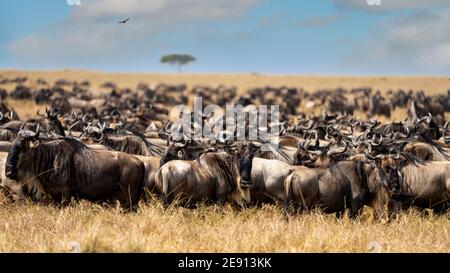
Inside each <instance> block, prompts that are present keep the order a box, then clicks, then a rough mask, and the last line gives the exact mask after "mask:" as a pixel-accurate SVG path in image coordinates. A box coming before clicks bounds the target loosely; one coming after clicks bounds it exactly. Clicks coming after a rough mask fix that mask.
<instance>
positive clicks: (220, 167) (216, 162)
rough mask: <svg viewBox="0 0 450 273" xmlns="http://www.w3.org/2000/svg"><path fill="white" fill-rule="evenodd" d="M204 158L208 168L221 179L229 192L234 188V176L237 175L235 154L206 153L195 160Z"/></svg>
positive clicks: (198, 160)
mask: <svg viewBox="0 0 450 273" xmlns="http://www.w3.org/2000/svg"><path fill="white" fill-rule="evenodd" d="M202 157H203V158H205V160H206V162H207V165H208V168H210V171H211V173H212V174H213V175H214V176H215V177H216V179H218V180H223V181H224V182H225V184H226V185H227V187H228V190H229V193H231V192H233V191H234V190H236V187H237V185H236V177H237V176H238V175H239V173H238V171H237V168H236V161H237V158H236V156H233V155H229V154H226V153H208V154H204V155H202V156H201V157H200V158H198V159H197V162H200V160H201V159H202Z"/></svg>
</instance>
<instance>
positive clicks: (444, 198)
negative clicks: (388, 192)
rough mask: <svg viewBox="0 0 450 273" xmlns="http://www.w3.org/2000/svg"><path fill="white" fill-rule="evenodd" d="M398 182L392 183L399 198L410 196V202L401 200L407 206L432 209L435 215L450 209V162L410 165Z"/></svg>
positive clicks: (402, 172)
mask: <svg viewBox="0 0 450 273" xmlns="http://www.w3.org/2000/svg"><path fill="white" fill-rule="evenodd" d="M400 174H401V175H400V179H399V180H398V181H391V182H390V183H392V184H394V183H395V185H392V186H393V187H394V188H395V189H396V190H397V192H398V193H400V194H393V198H394V199H398V196H409V198H408V200H405V199H404V198H400V201H401V203H402V204H403V205H404V206H406V207H409V206H415V207H419V208H432V209H433V210H434V212H435V213H444V212H446V211H447V210H448V209H449V207H450V206H449V205H450V204H449V201H450V162H448V161H431V162H427V163H425V164H422V165H419V166H415V165H412V164H408V165H407V166H405V167H403V168H402V170H401V172H400Z"/></svg>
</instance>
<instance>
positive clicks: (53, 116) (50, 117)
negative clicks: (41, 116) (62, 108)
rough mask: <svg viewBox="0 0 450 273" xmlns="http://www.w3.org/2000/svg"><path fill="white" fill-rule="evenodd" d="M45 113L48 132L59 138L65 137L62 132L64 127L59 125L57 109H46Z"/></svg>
mask: <svg viewBox="0 0 450 273" xmlns="http://www.w3.org/2000/svg"><path fill="white" fill-rule="evenodd" d="M46 113H47V121H48V125H47V126H48V130H49V131H54V132H55V133H57V134H58V135H60V136H66V134H65V132H64V127H63V126H62V124H61V121H60V120H59V119H58V113H59V110H58V109H46Z"/></svg>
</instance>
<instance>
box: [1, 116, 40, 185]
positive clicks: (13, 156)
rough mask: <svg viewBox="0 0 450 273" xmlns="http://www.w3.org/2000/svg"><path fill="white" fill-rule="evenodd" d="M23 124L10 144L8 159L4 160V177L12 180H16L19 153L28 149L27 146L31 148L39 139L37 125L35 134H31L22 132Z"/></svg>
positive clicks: (27, 131) (30, 132)
mask: <svg viewBox="0 0 450 273" xmlns="http://www.w3.org/2000/svg"><path fill="white" fill-rule="evenodd" d="M25 123H26V122H25ZM25 123H24V124H23V125H22V129H21V130H20V131H19V133H18V134H17V137H16V139H15V140H14V141H13V142H12V144H11V148H10V150H9V153H8V157H7V158H6V164H5V176H6V177H8V178H9V179H13V180H15V179H17V174H18V168H17V163H18V161H19V156H20V153H22V152H23V151H25V150H26V149H28V148H29V146H32V145H33V143H34V142H35V141H37V140H38V138H39V125H38V126H37V129H36V132H32V131H29V130H23V127H24V126H25Z"/></svg>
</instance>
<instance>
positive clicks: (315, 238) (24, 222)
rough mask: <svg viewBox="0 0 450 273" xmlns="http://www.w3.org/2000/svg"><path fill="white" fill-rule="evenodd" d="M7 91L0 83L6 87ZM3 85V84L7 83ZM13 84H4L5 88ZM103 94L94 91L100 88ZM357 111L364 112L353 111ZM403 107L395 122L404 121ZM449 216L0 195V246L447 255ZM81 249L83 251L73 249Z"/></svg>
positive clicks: (23, 107) (245, 81)
mask: <svg viewBox="0 0 450 273" xmlns="http://www.w3.org/2000/svg"><path fill="white" fill-rule="evenodd" d="M0 75H3V76H5V77H15V76H23V75H26V76H29V77H30V78H32V79H37V78H39V77H42V78H44V79H46V80H48V81H50V82H52V81H54V80H57V79H59V78H65V79H68V80H77V81H81V80H90V81H91V82H92V83H93V84H94V88H97V87H98V85H100V84H101V83H103V82H105V81H109V80H113V81H114V82H116V83H118V84H119V86H121V87H135V86H136V85H137V84H138V83H139V82H145V83H148V84H157V83H159V82H166V83H182V82H185V83H187V84H188V85H193V84H208V85H210V84H220V83H222V84H226V85H236V86H237V87H238V88H239V90H241V92H242V91H243V90H246V89H247V88H248V87H252V86H264V85H273V86H277V85H279V86H281V85H286V86H295V87H304V88H305V89H307V90H310V91H314V90H316V89H319V88H335V87H345V88H352V87H361V86H371V87H373V88H375V89H380V90H382V91H386V90H388V89H390V88H392V89H394V90H395V89H398V88H404V89H409V88H412V89H415V90H418V89H424V90H425V91H427V92H429V93H438V92H446V90H447V89H450V82H449V81H448V79H446V78H433V77H422V78H419V77H415V78H408V77H388V78H386V77H374V78H370V77H316V76H263V75H250V74H249V75H243V74H242V75H188V74H182V75H157V74H105V73H96V72H95V73H94V72H86V71H62V72H61V71H59V72H20V71H0ZM2 87H3V86H2ZM3 88H5V87H3ZM6 88H10V86H6ZM98 90H99V91H101V90H100V89H98ZM6 103H7V104H8V105H9V106H12V107H14V108H15V109H16V110H17V111H18V112H19V115H21V117H22V118H24V119H25V118H29V117H33V116H34V115H35V113H36V111H37V109H39V108H42V107H40V106H36V105H34V103H32V102H27V101H15V100H11V99H8V101H7V102H6ZM357 115H358V116H360V117H363V115H362V114H357ZM403 117H404V110H397V111H396V112H395V113H394V115H393V119H397V120H401V119H403ZM449 231H450V221H449V215H448V214H447V215H443V216H435V215H427V216H424V215H420V214H419V213H418V212H417V211H414V210H410V211H407V212H404V213H402V214H401V215H400V217H399V219H398V220H396V221H394V222H391V223H380V222H374V221H372V217H371V213H370V210H365V213H364V215H363V216H362V217H361V218H360V219H358V220H356V221H351V220H349V219H347V218H344V219H341V220H337V219H336V218H335V216H334V215H325V214H321V213H319V212H314V213H311V214H305V215H301V216H296V217H294V218H292V219H290V220H289V221H287V220H286V219H285V218H284V217H283V214H282V213H281V211H280V209H279V208H277V207H275V206H265V207H263V208H249V209H245V210H242V211H235V210H232V209H231V208H229V207H225V208H221V207H217V206H200V207H199V208H197V209H195V210H190V209H184V208H180V207H171V208H169V209H167V210H164V209H163V208H162V207H161V204H160V203H159V202H153V203H150V204H142V205H141V208H140V210H139V212H138V213H132V214H124V213H121V212H120V209H118V208H117V207H116V206H113V207H110V206H100V205H96V204H92V203H89V202H81V203H74V204H72V205H71V206H69V207H66V208H57V207H55V206H51V205H50V206H49V205H34V204H29V203H27V204H14V203H10V202H8V201H7V200H5V199H4V196H3V195H1V194H0V252H70V251H78V250H79V251H82V252H370V251H372V249H371V247H372V246H373V245H376V244H379V245H380V247H381V249H380V250H381V251H382V252H450V240H449V239H448V238H450V235H449ZM78 245H79V248H78Z"/></svg>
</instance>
